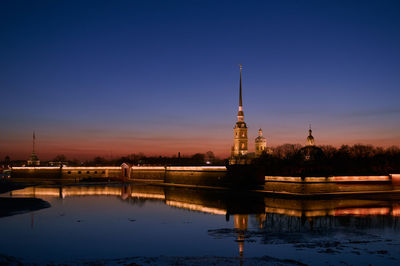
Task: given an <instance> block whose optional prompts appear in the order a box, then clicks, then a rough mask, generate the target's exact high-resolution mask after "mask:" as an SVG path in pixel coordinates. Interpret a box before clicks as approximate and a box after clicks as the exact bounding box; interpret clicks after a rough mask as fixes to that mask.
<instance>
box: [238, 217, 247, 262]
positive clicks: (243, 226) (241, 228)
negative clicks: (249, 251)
mask: <svg viewBox="0 0 400 266" xmlns="http://www.w3.org/2000/svg"><path fill="white" fill-rule="evenodd" d="M248 219H249V216H248V215H247V214H235V229H236V231H237V234H238V236H237V240H236V241H237V242H238V243H239V255H240V256H241V257H242V256H243V251H244V240H245V231H246V230H247V226H248Z"/></svg>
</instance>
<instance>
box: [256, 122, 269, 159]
mask: <svg viewBox="0 0 400 266" xmlns="http://www.w3.org/2000/svg"><path fill="white" fill-rule="evenodd" d="M254 143H255V146H256V152H255V154H256V157H259V156H260V155H261V154H262V153H263V152H266V149H267V140H266V139H265V138H264V137H263V131H262V129H261V128H260V129H259V130H258V137H257V138H256V139H255V141H254Z"/></svg>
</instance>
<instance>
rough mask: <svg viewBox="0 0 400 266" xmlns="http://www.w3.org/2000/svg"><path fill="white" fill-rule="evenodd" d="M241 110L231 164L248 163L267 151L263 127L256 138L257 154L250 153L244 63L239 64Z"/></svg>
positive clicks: (234, 129)
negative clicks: (243, 86)
mask: <svg viewBox="0 0 400 266" xmlns="http://www.w3.org/2000/svg"><path fill="white" fill-rule="evenodd" d="M239 69H240V77H239V110H238V113H237V122H236V124H235V127H234V128H233V131H234V139H233V146H232V149H231V158H230V160H229V163H230V164H248V163H250V162H251V159H252V158H254V156H260V155H261V154H262V153H263V152H265V151H266V147H267V140H266V139H265V138H264V137H263V135H262V129H261V128H260V130H259V131H258V137H257V138H256V139H255V151H256V152H255V154H249V150H248V137H247V125H246V123H245V122H244V112H243V100H242V69H243V68H242V65H239Z"/></svg>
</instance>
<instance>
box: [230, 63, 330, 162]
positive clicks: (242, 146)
mask: <svg viewBox="0 0 400 266" xmlns="http://www.w3.org/2000/svg"><path fill="white" fill-rule="evenodd" d="M239 69H240V76H239V110H238V113H237V121H236V124H235V126H234V128H233V131H234V139H233V146H232V149H231V157H230V159H229V164H250V163H251V160H252V159H254V158H256V157H260V156H261V155H262V154H263V153H269V154H270V153H271V152H272V150H271V149H267V140H266V138H265V137H264V136H263V131H262V129H261V128H260V129H259V130H258V136H257V138H256V139H255V140H254V144H255V152H254V153H249V150H248V136H247V131H248V128H247V125H246V122H244V112H243V99H242V69H243V68H242V65H239ZM308 134H309V135H308V137H307V140H306V146H305V147H303V148H302V149H301V150H300V153H299V154H301V156H302V157H303V159H304V161H314V160H316V159H317V158H322V157H323V152H322V150H321V149H320V148H318V147H316V146H315V141H314V137H313V136H312V130H311V125H310V129H309V131H308Z"/></svg>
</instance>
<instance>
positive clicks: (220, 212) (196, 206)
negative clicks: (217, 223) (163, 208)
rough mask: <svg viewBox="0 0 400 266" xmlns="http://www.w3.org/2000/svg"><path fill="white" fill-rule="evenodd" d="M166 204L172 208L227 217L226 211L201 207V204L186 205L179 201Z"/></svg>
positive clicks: (168, 201)
mask: <svg viewBox="0 0 400 266" xmlns="http://www.w3.org/2000/svg"><path fill="white" fill-rule="evenodd" d="M165 203H166V204H167V205H169V206H172V207H178V208H183V209H188V210H191V211H199V212H205V213H210V214H216V215H226V210H223V209H217V208H211V207H205V206H203V205H199V204H193V203H185V202H179V201H173V200H167V201H166V202H165Z"/></svg>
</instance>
